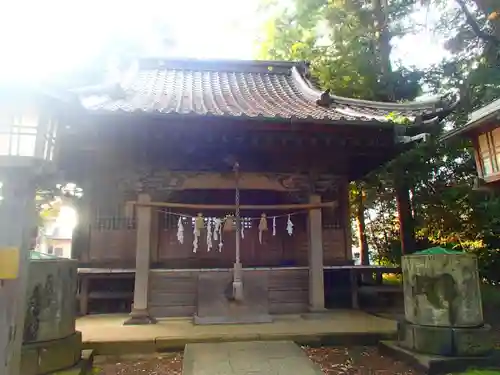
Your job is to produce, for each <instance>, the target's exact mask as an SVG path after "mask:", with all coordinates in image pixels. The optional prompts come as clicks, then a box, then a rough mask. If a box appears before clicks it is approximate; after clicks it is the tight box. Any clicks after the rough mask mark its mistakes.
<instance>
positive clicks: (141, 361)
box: [94, 347, 421, 375]
mask: <svg viewBox="0 0 500 375" xmlns="http://www.w3.org/2000/svg"><path fill="white" fill-rule="evenodd" d="M303 349H304V351H305V352H306V354H307V355H308V356H309V358H311V360H312V361H313V362H315V363H317V364H318V365H319V366H320V367H321V369H322V370H323V372H324V373H325V374H327V375H337V374H343V375H372V374H377V375H384V374H387V375H398V374H400V375H410V374H411V375H421V374H420V373H418V372H416V371H414V370H412V369H411V368H409V367H408V366H406V365H405V364H403V363H400V362H395V361H393V360H392V359H390V358H385V357H381V356H380V355H379V354H378V353H377V350H376V348H374V347H351V348H346V347H328V348H309V347H303ZM95 369H96V370H95V373H94V374H95V375H134V374H142V375H180V374H182V353H168V354H158V355H155V356H142V357H141V356H134V357H127V358H126V359H120V358H118V357H106V358H100V359H97V360H96V363H95Z"/></svg>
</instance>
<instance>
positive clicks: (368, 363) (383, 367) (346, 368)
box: [303, 347, 423, 375]
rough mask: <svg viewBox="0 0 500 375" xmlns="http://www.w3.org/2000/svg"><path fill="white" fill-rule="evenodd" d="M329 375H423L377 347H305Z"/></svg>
mask: <svg viewBox="0 0 500 375" xmlns="http://www.w3.org/2000/svg"><path fill="white" fill-rule="evenodd" d="M303 349H304V351H305V352H306V353H307V355H308V356H309V358H311V360H312V361H313V362H316V363H317V364H318V365H319V366H320V367H321V369H322V370H323V372H324V373H325V374H328V375H337V374H342V375H344V374H345V375H373V374H377V375H410V374H411V375H423V374H422V373H420V372H418V371H415V370H414V369H412V368H411V367H409V366H407V365H406V364H404V363H402V362H396V361H394V360H392V359H391V358H388V357H382V356H380V355H379V354H378V353H377V348H375V347H350V348H346V347H323V348H309V347H304V348H303Z"/></svg>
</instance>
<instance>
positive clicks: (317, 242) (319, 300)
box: [307, 194, 325, 312]
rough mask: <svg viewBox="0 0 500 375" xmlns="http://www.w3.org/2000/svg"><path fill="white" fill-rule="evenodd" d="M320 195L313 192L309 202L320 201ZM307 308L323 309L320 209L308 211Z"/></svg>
mask: <svg viewBox="0 0 500 375" xmlns="http://www.w3.org/2000/svg"><path fill="white" fill-rule="evenodd" d="M320 202H321V196H319V195H316V194H313V195H311V196H310V197H309V203H320ZM307 229H308V237H309V254H308V255H309V309H310V311H313V312H320V311H323V310H324V309H325V286H324V281H323V225H322V223H321V209H314V210H310V211H309V217H308V228H307Z"/></svg>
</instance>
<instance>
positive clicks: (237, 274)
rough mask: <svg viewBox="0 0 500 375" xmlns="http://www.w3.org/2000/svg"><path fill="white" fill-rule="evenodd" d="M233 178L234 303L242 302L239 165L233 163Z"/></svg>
mask: <svg viewBox="0 0 500 375" xmlns="http://www.w3.org/2000/svg"><path fill="white" fill-rule="evenodd" d="M233 171H234V177H235V187H236V189H235V203H234V204H235V206H236V212H235V221H236V239H235V240H236V241H235V245H236V246H235V249H236V256H235V262H234V269H233V298H234V299H235V300H236V301H242V300H243V281H242V266H241V261H240V244H241V217H240V186H239V182H240V165H239V164H238V162H236V163H234V166H233Z"/></svg>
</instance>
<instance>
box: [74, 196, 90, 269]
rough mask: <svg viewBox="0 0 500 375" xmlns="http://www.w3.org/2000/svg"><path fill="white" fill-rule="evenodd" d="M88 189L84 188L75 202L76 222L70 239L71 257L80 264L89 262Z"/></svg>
mask: <svg viewBox="0 0 500 375" xmlns="http://www.w3.org/2000/svg"><path fill="white" fill-rule="evenodd" d="M89 195H90V189H87V190H84V194H83V197H82V198H81V199H80V200H79V201H78V202H77V204H76V213H77V215H78V223H77V225H76V227H75V228H74V229H73V236H72V240H71V258H72V259H77V260H79V261H80V264H82V263H83V264H87V263H89V262H90V234H91V232H90V231H91V224H93V223H92V219H94V218H93V217H92V212H91V206H90V198H89Z"/></svg>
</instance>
